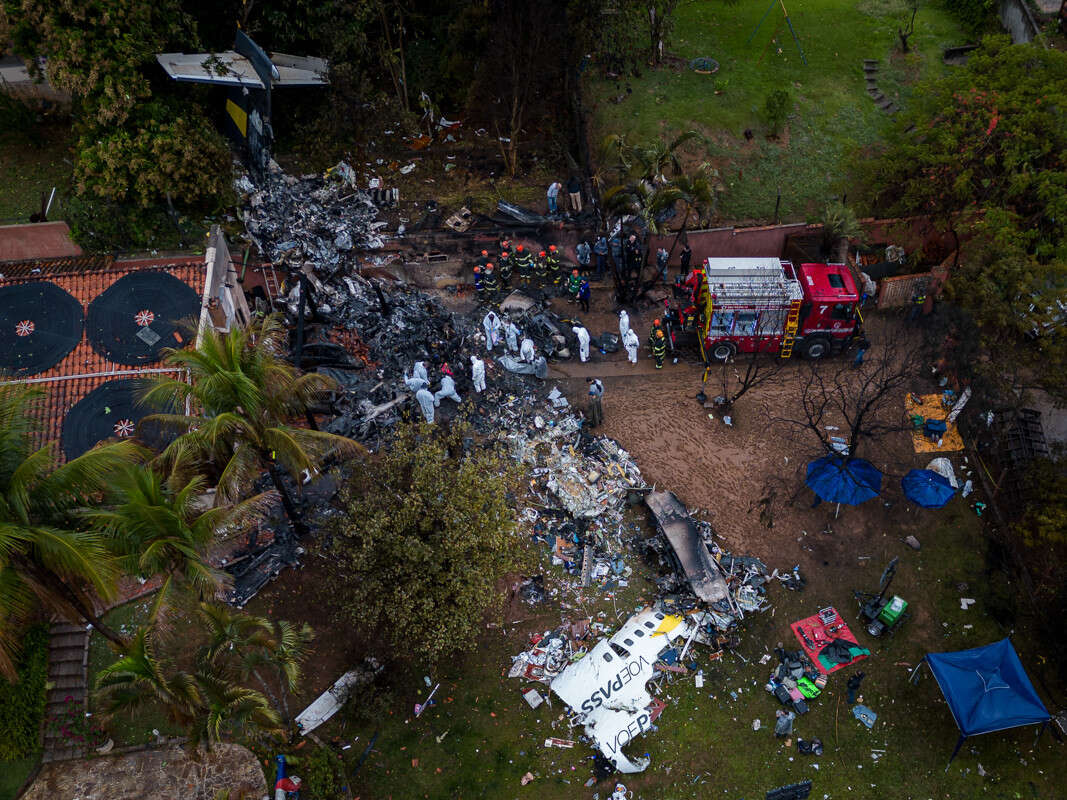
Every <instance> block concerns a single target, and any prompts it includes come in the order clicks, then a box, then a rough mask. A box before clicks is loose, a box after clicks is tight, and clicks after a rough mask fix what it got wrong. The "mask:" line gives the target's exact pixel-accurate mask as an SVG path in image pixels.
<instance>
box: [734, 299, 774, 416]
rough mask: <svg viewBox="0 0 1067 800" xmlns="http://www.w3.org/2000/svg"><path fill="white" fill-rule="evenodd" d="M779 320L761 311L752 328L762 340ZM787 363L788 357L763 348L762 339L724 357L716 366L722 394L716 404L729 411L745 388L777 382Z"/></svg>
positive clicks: (746, 389)
mask: <svg viewBox="0 0 1067 800" xmlns="http://www.w3.org/2000/svg"><path fill="white" fill-rule="evenodd" d="M779 324H781V323H780V321H776V320H775V318H774V317H773V316H772V315H771V314H769V313H768V312H766V311H765V312H763V313H762V314H761V315H760V317H759V322H758V324H757V327H756V330H755V335H756V337H757V338H758V339H760V340H763V339H767V338H769V337H771V336H772V335H775V338H777V330H778V325H779ZM787 363H788V360H787V359H783V358H781V357H780V356H779V355H778V354H777V353H770V352H767V346H766V344H765V343H761V346H760V347H759V348H757V349H756V350H753V351H752V352H751V353H738V354H737V355H735V356H734V357H733V358H730V359H727V360H724V361H723V362H722V364H721V366H720V374H721V378H722V394H720V395H719V397H717V398H716V405H718V406H719V407H720V408H721V409H722V410H723V411H724V412H726V413H732V411H733V405H734V403H736V402H737V401H738V400H740V399H741V398H742V397H743V396H744V395H746V394H747V393H748V392H750V391H752V390H753V389H758V388H759V387H760V386H765V385H770V384H773V383H775V382H777V380H778V379H779V377H780V376H781V374H782V367H783V366H784V365H785V364H787Z"/></svg>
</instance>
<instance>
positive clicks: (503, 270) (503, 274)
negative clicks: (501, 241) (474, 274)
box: [497, 250, 511, 289]
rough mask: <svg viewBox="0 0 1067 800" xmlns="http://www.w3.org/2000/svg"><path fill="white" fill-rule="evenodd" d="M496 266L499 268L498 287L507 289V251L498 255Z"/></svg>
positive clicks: (509, 280)
mask: <svg viewBox="0 0 1067 800" xmlns="http://www.w3.org/2000/svg"><path fill="white" fill-rule="evenodd" d="M497 266H498V267H499V268H500V269H499V272H500V275H499V277H500V285H501V286H502V287H503V288H505V289H507V288H508V287H509V286H511V256H510V255H509V254H508V251H507V250H504V251H503V252H501V253H500V258H499V260H498V264H497Z"/></svg>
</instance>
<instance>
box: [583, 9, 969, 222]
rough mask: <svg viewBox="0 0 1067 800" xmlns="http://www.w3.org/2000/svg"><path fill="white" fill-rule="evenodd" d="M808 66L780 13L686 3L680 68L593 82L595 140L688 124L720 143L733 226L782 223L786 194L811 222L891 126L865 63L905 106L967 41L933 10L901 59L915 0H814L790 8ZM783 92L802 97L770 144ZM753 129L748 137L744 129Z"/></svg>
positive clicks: (680, 25)
mask: <svg viewBox="0 0 1067 800" xmlns="http://www.w3.org/2000/svg"><path fill="white" fill-rule="evenodd" d="M786 7H787V8H789V11H790V20H791V21H792V24H793V28H794V29H795V31H796V33H797V36H798V37H799V39H800V44H801V46H802V47H803V50H804V57H805V58H806V60H807V64H805V63H804V62H803V60H802V59H801V56H800V52H799V50H798V48H797V45H796V44H795V43H794V41H793V38H792V35H791V34H790V31H789V27H788V26H787V24H786V21H785V17H784V15H783V13H782V9H781V7H780V6H771V8H770V13H769V14H767V17H766V19H765V20H764V21H763V23H762V25H760V27H759V29H758V31H757V30H756V28H757V25H759V23H760V19H761V17H763V15H764V13H765V12H767V11H768V5H767V3H765V2H763V0H760V1H759V2H751V0H750V1H749V2H728V0H707V1H706V2H687V3H682V4H681V5H679V7H678V10H677V11H676V12H675V34H674V36H673V39H672V41H671V48H672V50H673V51H674V53H675V54H676V55H677V56H678V59H677V60H674V61H672V64H673V66H665V67H662V68H659V69H656V70H648V69H646V70H644V71H643V73H642V74H641V75H640V77H636V78H634V77H627V76H624V77H623V78H620V79H618V80H614V81H612V80H605V79H600V80H593V81H591V82H590V85H589V88H590V94H591V98H590V99H591V100H592V104H593V106H594V112H593V115H594V124H593V126H592V131H593V136H594V139H595V140H599V139H600V138H601V137H603V136H604V135H606V134H609V133H626V135H627V136H629V137H633V138H635V139H648V138H653V137H659V136H669V135H672V134H675V135H676V134H677V133H679V132H681V131H684V130H688V129H696V130H699V131H702V132H703V133H705V134H706V135H707V136H708V137H709V138H710V139H711V142H712V145H711V147H710V148H709V150H708V153H707V155H708V156H709V157H710V159H711V161H712V162H713V163H714V164H715V165H716V166H717V167H718V168H719V171H720V175H721V177H722V179H723V183H724V186H725V192H724V193H723V196H722V198H721V201H720V204H719V208H718V216H719V217H720V218H722V219H730V220H746V219H752V220H761V221H762V220H768V219H771V218H772V217H773V214H774V208H775V200H776V194H777V190H778V189H780V190H781V192H782V204H781V208H780V215H781V217H782V218H783V219H785V220H802V219H805V218H809V217H811V216H812V215H816V214H818V213H819V212H820V211H821V209H822V206H823V204H824V203H825V202H826V200H827V199H829V198H830V197H832V196H835V195H836V196H839V195H840V194H841V193H842V192H843V191H844V190H845V187H844V185H843V181H842V177H841V176H842V175H843V173H844V171H845V170H844V167H845V164H846V162H847V159H848V158H849V157H850V156H851V155H852V154H853V152H854V151H855V150H856V149H857V148H862V147H864V146H866V145H869V144H871V143H872V142H874V141H876V140H877V138H878V137H879V136H880V135H881V132H882V131H883V130H884V129H885V127H886V126H887V125H888V124H890V117H889V115H887V114H885V113H884V112H882V111H880V110H878V108H877V107H876V106H875V104H874V102H873V101H872V99H871V98H870V97H869V96H868V95H867V92H866V84H865V81H864V74H863V71H862V65H863V61H864V59H877V60H878V61H879V65H880V71H879V79H878V85H879V88H880V89H881V90H882V91H883V93H884V94H885V95H886V96H887V97H889V98H890V99H892V100H894V101H895V102H897V103H898V105H906V104H907V102H908V99H909V97H910V92H911V91H913V84H914V81H915V79H916V78H918V77H920V76H922V77H927V76H931V75H936V74H938V73H939V72H941V71H942V70H944V69H948V67H945V66H944V65H943V64H942V61H941V50H942V48H943V47H945V46H948V45H953V44H960V43H962V42H963V41H965V38H966V37H965V36H964V34H963V32H962V30H961V29H960V27H959V26H958V24H957V23H956V22H955V21H954V20H953V19H952V18H951V17H950V16H949V15H948V13H947V12H946V11H945V10H944V9H943V8H942V7H941V6H940V5H939V4H928V5H925V4H924V5H923V6H922V7H921V9H920V11H919V14H918V17H917V18H916V22H915V33H914V35H913V36H912V37H911V40H910V46H911V47H910V49H911V50H912V52H911V54H909V55H901V54H899V53H897V36H896V31H897V28H898V26H901V25H903V22H904V16H905V14H906V13H907V4H906V2H905V0H873V2H864V3H856V2H854V0H805V2H803V3H801V4H792V3H791V4H788V5H787V6H786ZM699 56H708V57H711V58H714V59H715V60H717V61H718V62H719V69H718V72H716V73H715V74H713V75H700V74H697V73H696V72H693V71H692V70H690V69H689V68H688V63H689V61H690V60H691V59H693V58H696V57H699ZM775 89H785V90H786V91H787V92H788V93H789V94H790V96H791V97H792V99H793V101H794V107H793V113H792V114H791V115H790V118H789V123H788V128H787V130H786V132H785V133H784V134H783V135H782V136H781V137H780V139H778V140H777V141H769V140H767V139H766V138H765V133H766V124H765V122H764V114H763V107H764V103H765V102H766V99H767V96H768V95H769V94H770V93H771V92H772V91H773V90H775ZM746 129H748V130H751V131H753V133H754V137H753V139H752V140H751V141H747V140H746V139H745V137H744V136H743V135H742V133H743V132H744V131H745V130H746Z"/></svg>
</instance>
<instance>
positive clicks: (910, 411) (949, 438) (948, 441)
mask: <svg viewBox="0 0 1067 800" xmlns="http://www.w3.org/2000/svg"><path fill="white" fill-rule="evenodd" d="M913 396H914V395H912V394H910V393H909V394H908V395H907V396H906V397H905V398H904V412H905V413H906V414H907V415H908V416H909V417H910V416H912V415H914V414H918V415H920V416H921V417H922V418H923V419H947V418H948V413H949V411H951V410H952V409H951V408H945V407H944V406H943V405H941V395H939V394H924V395H921V396H920V398H921V400H922V403H921V404H920V403H916V402H915V401H914V400H913V399H912V397H913ZM911 440H912V444H913V445H914V447H915V452H916V453H949V452H952V451H954V450H962V449H963V437H962V436H960V431H959V428H957V427H956V423H952V424H950V425H949V426H948V429H947V430H946V431H945V434H944V436H942V437H941V446H940V447H938V446H937V442H936V441H930V439H928V438H927V437H926V436H924V435H923V431H922V427H919V428H917V429H915V430H914V431H912V434H911Z"/></svg>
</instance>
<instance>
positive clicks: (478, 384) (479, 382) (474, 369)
mask: <svg viewBox="0 0 1067 800" xmlns="http://www.w3.org/2000/svg"><path fill="white" fill-rule="evenodd" d="M471 382H472V383H473V384H474V391H476V392H478V393H481V392H484V391H485V362H484V361H482V360H481V359H480V358H478V356H471Z"/></svg>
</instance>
